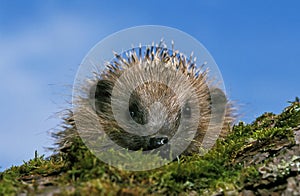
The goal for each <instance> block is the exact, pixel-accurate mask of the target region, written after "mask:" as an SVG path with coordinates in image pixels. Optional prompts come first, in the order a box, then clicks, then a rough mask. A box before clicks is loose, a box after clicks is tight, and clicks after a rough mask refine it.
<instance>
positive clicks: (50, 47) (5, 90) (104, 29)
mask: <svg viewBox="0 0 300 196" xmlns="http://www.w3.org/2000/svg"><path fill="white" fill-rule="evenodd" d="M299 9H300V1H297V0H294V1H293V0H289V1H283V0H278V1H273V0H264V1H261V0H251V1H242V0H239V1H237V0H227V1H221V0H218V1H217V0H205V1H170V2H167V1H54V0H53V1H17V0H16V1H10V0H0V89H1V91H0V92H1V96H0V103H1V110H0V119H1V128H0V166H1V167H2V168H0V170H3V169H5V168H7V167H9V166H11V165H19V164H21V163H22V161H23V160H28V159H29V158H32V157H33V155H34V151H35V150H38V151H39V152H40V153H46V154H47V155H49V154H50V152H47V151H45V150H44V147H47V146H51V144H52V143H53V140H52V139H51V137H50V135H49V131H50V130H51V129H53V128H55V127H56V126H57V124H59V122H60V121H59V118H58V117H59V115H58V114H57V112H59V111H61V110H62V109H64V108H67V107H70V105H69V104H68V102H69V101H70V99H71V91H72V83H73V80H74V77H75V73H76V70H77V68H78V66H79V64H80V63H81V61H82V59H83V57H84V56H85V55H86V53H87V52H88V51H89V50H90V49H91V47H93V46H94V45H95V44H96V43H97V42H99V41H100V40H102V39H103V38H105V37H106V36H108V35H110V34H111V33H114V32H116V31H119V30H121V29H124V28H128V27H132V26H137V25H147V24H154V25H165V26H170V27H174V28H177V29H180V30H182V31H184V32H186V33H188V34H190V35H192V36H193V37H195V38H196V39H197V40H199V41H200V42H201V43H202V44H203V45H204V46H205V47H206V48H207V49H208V50H209V52H210V53H211V55H212V56H213V57H214V59H215V61H216V63H217V64H218V66H219V69H220V71H221V73H222V75H223V79H224V83H225V86H226V89H227V93H228V94H229V96H230V98H231V99H232V100H235V101H236V102H237V103H238V106H239V114H240V116H241V117H240V120H243V121H246V122H251V121H252V120H254V118H255V117H257V116H259V115H260V114H262V113H263V112H266V111H269V112H274V113H279V112H280V111H281V110H282V109H283V108H284V107H285V106H287V101H290V100H294V98H295V97H296V96H300V87H299V84H298V83H299V82H298V78H299V77H298V74H299V73H300V12H299Z"/></svg>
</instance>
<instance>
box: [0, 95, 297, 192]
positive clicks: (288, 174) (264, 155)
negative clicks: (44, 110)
mask: <svg viewBox="0 0 300 196" xmlns="http://www.w3.org/2000/svg"><path fill="white" fill-rule="evenodd" d="M65 120H66V121H67V120H70V119H67V118H66V119H65ZM71 123H72V122H71ZM64 129H65V130H62V131H61V132H58V133H57V134H58V135H59V134H65V133H66V132H64V131H74V130H71V129H70V127H65V128H64ZM299 138H300V102H299V99H296V100H295V101H293V102H291V103H290V105H289V106H288V107H287V108H285V109H284V110H283V112H282V113H281V114H279V115H275V114H272V113H265V114H263V115H262V116H260V117H258V118H257V119H256V120H255V121H254V122H253V123H251V124H245V123H243V122H240V123H238V124H237V125H235V126H234V127H233V130H232V132H231V133H230V134H229V135H228V136H227V137H226V138H225V139H222V140H218V141H217V143H216V144H215V146H214V148H213V149H211V150H210V151H209V152H208V153H206V154H205V155H204V156H200V155H197V154H195V155H193V156H182V157H180V159H179V160H177V161H174V162H172V163H169V164H168V165H165V166H164V167H161V168H158V169H155V170H151V171H143V172H129V171H124V170H119V169H116V168H114V167H111V166H109V165H107V164H105V163H103V162H101V161H100V160H99V159H97V158H96V157H95V156H94V155H93V154H92V153H91V152H90V151H88V149H87V148H86V147H85V146H84V144H83V143H82V141H81V139H80V137H79V136H78V135H77V136H76V133H74V135H73V137H72V141H71V142H69V141H65V143H64V150H65V152H64V153H57V154H55V155H53V156H51V157H49V158H45V157H44V156H39V155H38V154H37V153H35V157H34V158H33V159H32V160H29V161H28V162H24V164H23V165H21V166H14V167H11V168H10V169H7V170H5V171H4V172H2V173H0V195H15V194H21V193H26V194H48V193H51V194H56V195H66V194H67V195H68V194H69V195H76V194H80V195H99V194H102V195H116V194H118V195H148V194H152V195H166V194H168V195H175V194H176V195H177V194H181V195H247V196H248V195H258V194H260V195H272V194H273V195H276V194H279V195H281V194H283V195H299V194H300V183H299V182H300V146H299V145H300V144H299V143H300V140H299Z"/></svg>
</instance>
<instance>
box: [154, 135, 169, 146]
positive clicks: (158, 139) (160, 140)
mask: <svg viewBox="0 0 300 196" xmlns="http://www.w3.org/2000/svg"><path fill="white" fill-rule="evenodd" d="M168 142H169V139H168V137H166V136H159V137H153V138H150V146H152V148H153V149H154V148H158V147H160V146H163V145H164V144H167V143H168Z"/></svg>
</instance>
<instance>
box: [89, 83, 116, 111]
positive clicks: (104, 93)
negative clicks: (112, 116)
mask: <svg viewBox="0 0 300 196" xmlns="http://www.w3.org/2000/svg"><path fill="white" fill-rule="evenodd" d="M112 89H113V82H111V81H109V80H99V81H98V82H97V83H96V84H95V85H94V86H93V87H92V88H91V90H90V99H91V100H93V102H94V104H95V110H96V112H107V110H109V109H110V100H111V93H112Z"/></svg>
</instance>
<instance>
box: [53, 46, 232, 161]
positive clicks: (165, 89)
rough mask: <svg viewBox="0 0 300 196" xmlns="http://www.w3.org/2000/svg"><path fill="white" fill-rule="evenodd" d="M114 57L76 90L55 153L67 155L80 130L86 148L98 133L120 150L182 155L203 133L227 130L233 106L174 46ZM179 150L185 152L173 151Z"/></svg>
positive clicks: (196, 149) (198, 142)
mask: <svg viewBox="0 0 300 196" xmlns="http://www.w3.org/2000/svg"><path fill="white" fill-rule="evenodd" d="M113 56H114V57H113V59H112V60H111V61H109V62H107V63H106V65H105V70H104V71H102V72H101V73H99V72H95V73H94V78H92V79H89V80H88V81H86V82H85V84H84V85H83V87H82V88H81V89H77V90H78V92H80V96H78V97H77V99H75V104H74V110H69V112H68V114H67V116H66V117H65V118H64V120H65V125H66V126H65V128H66V130H65V131H62V132H59V133H56V134H55V137H56V138H58V142H57V144H58V145H59V151H61V152H67V150H66V149H69V148H70V146H71V145H72V137H75V136H74V135H76V134H78V129H79V126H80V129H81V132H80V136H81V137H83V138H88V140H89V142H91V143H93V142H96V140H97V139H98V138H99V137H100V136H101V134H100V135H99V132H98V130H99V129H101V131H102V132H101V133H102V135H103V133H105V134H104V135H105V136H106V137H108V138H109V139H110V140H111V141H113V143H114V144H116V145H117V146H119V147H121V148H124V149H128V150H132V151H137V150H142V151H153V150H156V149H161V150H160V153H161V154H162V152H163V153H165V154H166V153H167V154H168V153H170V152H171V151H172V152H173V153H174V152H175V154H176V152H180V154H184V155H190V154H193V153H199V151H200V149H201V147H202V146H203V144H204V143H205V141H204V140H205V135H206V134H207V132H212V133H211V134H210V137H214V138H216V137H218V135H220V136H221V137H224V136H225V135H226V134H227V133H228V132H229V131H230V127H231V125H232V123H233V121H234V117H233V112H232V111H233V106H232V104H231V102H230V101H229V100H228V98H227V96H226V95H225V93H224V91H223V90H221V89H220V88H218V87H217V85H216V84H214V81H211V80H210V79H208V77H207V75H208V72H209V70H208V69H204V65H202V66H200V67H197V66H196V58H195V57H193V54H191V55H190V56H189V57H187V56H186V55H185V54H182V53H180V52H179V51H177V50H174V43H172V49H169V48H167V46H166V45H165V44H164V43H163V42H160V43H159V44H156V45H154V44H152V45H149V46H141V45H140V46H138V47H132V48H131V49H129V50H127V51H125V52H123V53H121V54H118V53H116V52H114V54H113ZM78 119H79V121H80V123H79V124H77V122H78ZM75 122H76V123H75ZM95 122H96V123H95ZM178 130H180V131H178ZM97 134H98V135H97ZM211 140H212V142H213V141H214V139H211ZM206 141H207V140H206ZM170 143H173V144H175V145H174V146H175V147H174V148H173V149H171V147H170ZM181 146H186V147H185V148H184V149H183V150H181V151H180V150H177V148H181ZM109 147H110V146H109V145H107V148H109ZM162 147H165V148H162ZM166 156H168V155H166Z"/></svg>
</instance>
